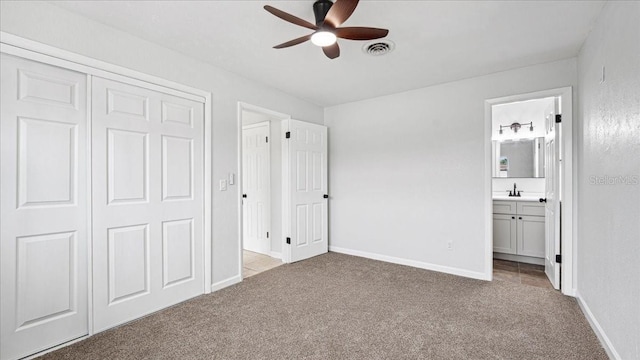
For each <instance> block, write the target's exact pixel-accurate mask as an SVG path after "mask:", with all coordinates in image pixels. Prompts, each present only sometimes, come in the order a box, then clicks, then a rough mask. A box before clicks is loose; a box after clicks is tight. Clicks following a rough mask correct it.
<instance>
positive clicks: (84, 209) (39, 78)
mask: <svg viewBox="0 0 640 360" xmlns="http://www.w3.org/2000/svg"><path fill="white" fill-rule="evenodd" d="M0 63H1V66H2V69H1V74H2V88H1V89H2V94H1V96H2V98H1V102H2V110H1V111H2V115H1V122H0V126H1V127H0V134H1V137H0V142H1V145H2V150H1V153H0V167H1V169H2V177H1V180H0V182H1V185H0V198H1V205H0V207H1V209H0V223H1V225H2V226H1V234H2V236H1V239H2V240H1V250H0V252H1V254H0V269H1V273H2V276H1V278H2V281H1V283H2V285H1V287H0V292H1V296H0V308H1V309H0V315H1V318H2V326H1V327H2V330H1V331H2V335H1V337H0V343H1V344H0V349H1V351H0V358H2V359H14V358H20V357H23V356H27V355H30V354H33V353H35V352H38V351H41V350H44V349H47V348H49V347H52V346H55V345H58V344H61V343H64V342H66V341H69V340H72V339H75V338H77V337H80V336H83V335H86V334H87V333H88V313H87V302H88V301H87V296H88V295H87V276H88V268H87V266H88V265H87V259H88V249H87V244H88V239H87V234H88V231H87V222H88V218H87V214H88V205H87V186H86V183H87V173H86V171H87V170H86V169H87V159H86V156H85V152H86V140H85V139H86V136H87V133H86V131H87V130H86V129H87V128H86V123H87V108H86V94H87V91H86V89H87V87H86V86H87V85H86V84H87V79H86V76H85V75H84V74H80V73H76V72H73V71H69V70H65V69H61V68H57V67H54V66H49V65H44V64H41V63H37V62H34V61H29V60H25V59H21V58H16V57H13V56H8V55H5V54H2V55H1V61H0Z"/></svg>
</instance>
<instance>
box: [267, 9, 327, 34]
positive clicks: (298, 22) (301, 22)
mask: <svg viewBox="0 0 640 360" xmlns="http://www.w3.org/2000/svg"><path fill="white" fill-rule="evenodd" d="M264 9H265V10H267V11H268V12H270V13H272V14H273V15H275V16H277V17H279V18H280V19H282V20H284V21H288V22H290V23H292V24H296V25H299V26H303V27H306V28H307V29H311V30H318V27H317V26H315V25H314V24H312V23H310V22H308V21H306V20H303V19H300V18H299V17H297V16H293V15H291V14H289V13H286V12H284V11H282V10H278V9H276V8H274V7H273V6H269V5H265V6H264Z"/></svg>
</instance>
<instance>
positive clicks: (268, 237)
mask: <svg viewBox="0 0 640 360" xmlns="http://www.w3.org/2000/svg"><path fill="white" fill-rule="evenodd" d="M268 238H269V232H268V231H267V239H268Z"/></svg>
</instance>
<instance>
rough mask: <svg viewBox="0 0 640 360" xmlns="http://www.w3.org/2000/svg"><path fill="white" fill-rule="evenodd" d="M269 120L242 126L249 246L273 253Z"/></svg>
mask: <svg viewBox="0 0 640 360" xmlns="http://www.w3.org/2000/svg"><path fill="white" fill-rule="evenodd" d="M269 134H270V123H269V121H265V122H261V123H258V124H253V125H247V126H243V127H242V197H243V199H242V208H243V209H242V214H243V219H242V224H243V232H242V233H243V246H244V249H245V250H249V251H254V252H258V253H262V254H266V255H270V254H271V240H270V239H269V232H270V228H271V226H270V224H271V201H270V194H271V184H270V183H271V182H270V178H271V155H270V151H269Z"/></svg>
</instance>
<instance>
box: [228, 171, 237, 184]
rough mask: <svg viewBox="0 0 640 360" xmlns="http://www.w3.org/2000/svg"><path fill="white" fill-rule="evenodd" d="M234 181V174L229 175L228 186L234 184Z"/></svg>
mask: <svg viewBox="0 0 640 360" xmlns="http://www.w3.org/2000/svg"><path fill="white" fill-rule="evenodd" d="M235 180H236V174H234V173H229V185H233V184H235V182H236V181H235Z"/></svg>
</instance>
